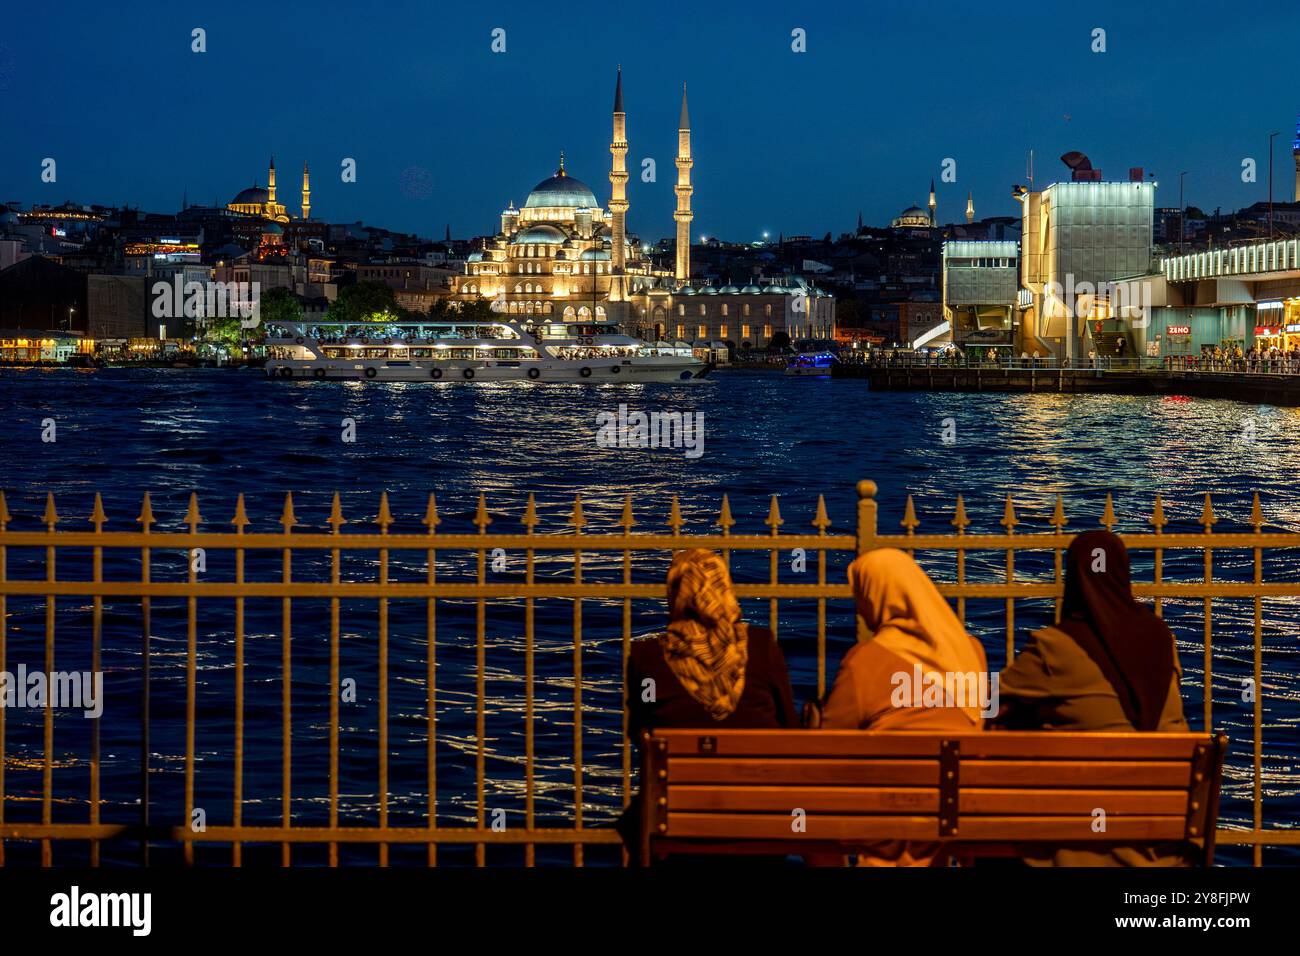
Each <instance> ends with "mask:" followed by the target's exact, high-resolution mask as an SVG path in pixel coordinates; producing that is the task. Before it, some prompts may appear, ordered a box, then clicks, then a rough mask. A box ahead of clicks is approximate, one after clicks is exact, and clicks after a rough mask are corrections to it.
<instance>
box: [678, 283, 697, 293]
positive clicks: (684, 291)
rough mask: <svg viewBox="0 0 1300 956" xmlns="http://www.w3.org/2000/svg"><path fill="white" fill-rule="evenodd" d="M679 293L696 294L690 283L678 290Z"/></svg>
mask: <svg viewBox="0 0 1300 956" xmlns="http://www.w3.org/2000/svg"><path fill="white" fill-rule="evenodd" d="M677 294H678V295H695V290H694V289H692V288H691V287H690V286H688V285H684V286H682V287H681V288H680V289H678V290H677Z"/></svg>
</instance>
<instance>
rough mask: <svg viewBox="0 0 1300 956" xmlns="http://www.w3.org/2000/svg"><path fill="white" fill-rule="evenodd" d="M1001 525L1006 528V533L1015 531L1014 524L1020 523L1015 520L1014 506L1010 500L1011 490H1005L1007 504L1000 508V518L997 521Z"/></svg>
mask: <svg viewBox="0 0 1300 956" xmlns="http://www.w3.org/2000/svg"><path fill="white" fill-rule="evenodd" d="M999 524H1001V525H1002V527H1004V528H1006V529H1007V534H1015V533H1016V525H1018V524H1020V522H1019V521H1017V520H1016V506H1015V504H1014V503H1013V502H1012V500H1011V492H1009V491H1008V492H1007V506H1006V507H1005V508H1003V509H1002V520H1001V521H1000V522H999Z"/></svg>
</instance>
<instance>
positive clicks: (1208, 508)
mask: <svg viewBox="0 0 1300 956" xmlns="http://www.w3.org/2000/svg"><path fill="white" fill-rule="evenodd" d="M1218 520H1219V519H1218V518H1217V517H1215V514H1214V503H1213V502H1212V501H1211V500H1210V493H1209V492H1208V491H1207V492H1206V493H1205V507H1204V508H1202V509H1201V521H1200V523H1201V524H1203V525H1205V533H1206V534H1209V533H1210V529H1211V528H1212V527H1214V525H1215V524H1216V523H1218Z"/></svg>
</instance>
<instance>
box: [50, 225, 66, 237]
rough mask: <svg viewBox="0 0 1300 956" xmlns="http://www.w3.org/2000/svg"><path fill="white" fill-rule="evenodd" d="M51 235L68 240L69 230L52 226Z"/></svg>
mask: <svg viewBox="0 0 1300 956" xmlns="http://www.w3.org/2000/svg"><path fill="white" fill-rule="evenodd" d="M50 235H51V236H58V237H59V238H67V235H68V230H66V229H60V228H59V227H58V226H50Z"/></svg>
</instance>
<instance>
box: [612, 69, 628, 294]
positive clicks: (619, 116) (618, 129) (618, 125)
mask: <svg viewBox="0 0 1300 956" xmlns="http://www.w3.org/2000/svg"><path fill="white" fill-rule="evenodd" d="M609 153H610V156H611V157H613V160H612V162H611V163H610V168H609V186H610V197H609V214H610V218H611V219H612V220H613V221H612V222H611V224H610V237H609V241H610V253H609V261H610V274H611V277H610V282H609V300H610V301H611V302H622V301H623V296H624V289H623V282H624V278H623V277H624V275H625V273H626V266H627V262H626V258H627V257H626V253H625V244H626V241H627V114H626V113H624V112H623V68H622V67H621V66H620V67H619V69H618V78H617V79H616V80H615V81H614V138H613V140H612V141H611V142H610V144H609Z"/></svg>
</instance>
